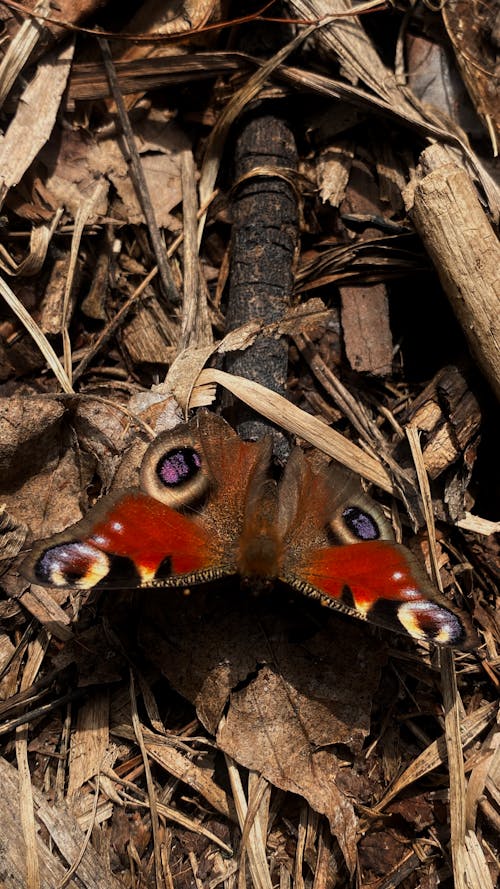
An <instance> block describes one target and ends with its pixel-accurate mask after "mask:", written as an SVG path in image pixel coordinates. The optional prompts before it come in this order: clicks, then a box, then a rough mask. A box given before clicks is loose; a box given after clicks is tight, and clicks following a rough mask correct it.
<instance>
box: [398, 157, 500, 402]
mask: <svg viewBox="0 0 500 889" xmlns="http://www.w3.org/2000/svg"><path fill="white" fill-rule="evenodd" d="M421 164H422V166H421V172H420V180H419V181H418V183H417V184H416V185H415V184H414V185H413V186H410V187H409V188H408V189H407V190H406V192H405V200H406V203H407V206H408V209H409V211H410V215H411V217H412V220H413V223H414V225H415V228H416V229H417V231H418V233H419V235H420V237H421V238H422V241H423V242H424V245H425V247H426V249H427V251H428V253H429V255H430V257H431V259H432V261H433V263H434V265H435V267H436V271H437V273H438V275H439V279H440V281H441V284H442V286H443V289H444V291H445V293H446V295H447V297H448V299H449V301H450V304H451V306H452V309H453V311H454V312H455V315H456V317H457V319H458V321H459V323H460V324H461V326H462V329H463V331H464V334H465V336H466V338H467V340H468V343H469V347H470V350H471V352H472V354H473V355H474V356H475V358H476V360H477V362H478V364H479V367H480V368H481V370H482V372H483V374H484V375H485V377H486V379H487V380H488V382H489V384H490V386H491V387H492V389H493V391H494V392H495V394H496V395H497V397H498V398H500V311H499V309H500V245H499V243H498V240H497V238H496V235H495V233H494V231H493V229H492V227H491V225H490V223H489V221H488V218H487V216H486V214H485V213H484V211H483V209H482V207H481V204H480V203H479V199H478V197H477V194H476V191H475V189H474V186H473V185H472V182H471V181H470V178H469V176H468V175H467V173H465V171H464V170H463V169H461V168H460V167H458V166H457V165H456V164H454V163H450V162H449V155H448V153H447V151H446V149H443V148H441V147H440V146H439V145H433V146H431V147H430V148H427V149H426V150H425V151H424V152H423V154H422V156H421Z"/></svg>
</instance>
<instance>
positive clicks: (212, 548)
mask: <svg viewBox="0 0 500 889" xmlns="http://www.w3.org/2000/svg"><path fill="white" fill-rule="evenodd" d="M270 462H271V451H270V442H269V441H267V440H263V441H259V442H244V441H241V440H240V439H239V437H238V436H237V435H236V433H235V432H234V431H233V430H232V429H231V428H230V427H229V426H228V425H227V424H226V423H225V422H224V421H223V420H222V419H220V418H219V417H217V416H216V415H213V414H208V413H204V414H199V415H198V416H197V417H196V418H195V419H194V420H192V421H191V422H190V423H188V424H185V425H183V426H180V427H177V428H176V429H175V430H173V431H172V432H166V433H162V434H161V435H160V436H158V438H157V439H156V440H155V441H154V442H153V443H152V444H151V445H150V447H149V448H148V450H147V452H146V454H145V457H144V460H143V463H142V467H141V487H140V488H137V489H132V490H130V491H128V492H126V493H124V494H121V495H118V496H116V495H113V496H111V497H105V498H103V499H102V500H101V501H100V502H99V503H98V504H97V506H95V507H94V508H93V509H92V510H90V512H89V513H88V515H87V516H86V517H85V518H84V519H82V520H81V521H80V522H78V523H77V524H76V525H73V526H72V527H70V528H68V529H67V530H66V531H63V532H62V533H60V534H57V535H55V536H54V537H52V538H49V539H48V540H43V541H40V542H39V543H37V544H36V546H35V547H34V549H33V551H32V553H31V555H30V556H29V557H28V558H27V559H26V560H25V563H24V564H23V571H24V573H25V574H26V576H27V577H28V578H29V579H30V580H32V581H34V582H36V583H42V584H46V585H52V586H58V587H68V588H75V589H90V588H92V587H94V586H96V585H99V586H101V587H104V588H106V587H108V588H121V587H124V586H125V587H138V588H145V589H147V588H158V587H160V588H166V589H168V588H169V587H183V586H191V585H193V584H196V583H202V582H206V581H211V580H216V579H217V578H220V577H223V576H227V575H239V576H240V578H242V579H243V581H244V582H246V583H247V584H253V585H254V586H255V587H256V588H261V587H263V586H268V585H269V584H271V583H273V582H274V581H276V580H280V581H283V582H285V583H287V584H289V585H290V586H291V587H293V588H294V589H296V590H298V591H299V592H301V593H304V594H305V595H308V596H312V597H313V598H316V599H318V600H319V601H321V602H322V603H323V604H325V605H328V606H330V607H332V608H336V609H337V610H340V611H344V612H347V613H348V614H352V615H353V616H356V617H360V618H362V619H365V620H370V621H372V622H374V623H377V624H379V625H382V626H385V627H388V628H389V629H393V630H397V631H398V632H403V633H409V634H410V635H411V636H412V637H414V638H416V639H422V640H426V641H434V642H438V643H442V644H447V645H455V646H458V647H471V646H472V645H473V644H475V636H474V632H473V630H472V627H471V625H470V621H469V620H468V618H467V616H466V615H463V614H462V613H461V612H460V611H458V610H457V609H455V608H454V606H452V605H451V604H450V603H449V602H448V600H447V599H445V598H444V597H443V596H441V595H440V594H439V593H438V591H437V590H435V589H434V587H433V586H432V584H431V583H430V581H429V580H428V578H427V577H426V575H425V573H424V572H423V570H422V569H421V568H420V566H419V565H418V563H417V562H416V560H415V559H414V557H413V556H412V554H411V553H410V552H409V551H408V550H407V549H406V548H405V547H402V546H399V545H397V544H396V543H395V542H394V539H393V534H392V530H391V528H390V525H389V523H388V522H387V521H386V519H385V518H384V516H383V513H382V511H381V510H380V508H379V507H378V506H377V505H376V504H375V503H374V502H373V501H371V500H370V499H369V498H367V497H366V496H365V495H364V494H363V492H362V491H361V489H360V487H359V484H358V483H357V481H356V480H355V479H354V478H353V477H352V476H351V475H349V474H347V473H346V472H345V471H344V470H342V469H340V468H339V467H336V468H332V467H320V468H317V467H316V466H315V465H313V462H312V461H311V460H310V459H309V458H308V457H306V456H305V455H304V453H303V452H302V451H301V450H300V449H299V448H296V449H295V450H294V451H293V452H292V454H291V456H290V459H289V461H288V463H287V465H286V467H285V470H284V473H283V476H282V478H281V480H280V481H278V482H277V481H275V480H274V478H272V476H271V472H270Z"/></svg>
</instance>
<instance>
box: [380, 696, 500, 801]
mask: <svg viewBox="0 0 500 889" xmlns="http://www.w3.org/2000/svg"><path fill="white" fill-rule="evenodd" d="M496 712H497V704H496V702H495V703H492V704H483V706H482V707H479V708H478V709H477V710H476V711H475V713H472V714H471V715H470V716H467V717H466V718H465V719H463V720H462V723H461V727H460V737H461V743H462V746H463V747H467V745H468V744H470V743H472V741H473V740H474V739H475V738H477V737H478V735H480V734H481V732H483V731H484V730H485V728H487V726H488V725H489V724H490V723H491V721H492V719H494V718H495V714H496ZM446 757H447V747H446V736H445V735H442V736H441V737H440V738H438V739H437V741H433V742H432V744H429V746H428V747H427V748H426V750H424V751H423V752H422V753H421V754H420V755H419V756H417V758H416V759H415V760H414V761H413V762H412V763H411V765H409V766H408V768H407V769H406V770H405V771H404V772H403V774H402V775H400V776H399V778H397V779H396V781H395V782H394V784H393V785H392V787H391V788H390V789H389V790H388V791H387V793H385V794H384V796H383V797H382V799H381V800H380V802H379V803H378V805H377V811H380V810H382V809H384V808H385V807H386V806H388V805H389V803H390V802H391V801H392V800H393V799H395V797H396V796H398V795H399V794H400V793H402V792H403V790H405V789H406V788H407V787H409V786H410V785H411V784H414V783H415V782H416V781H419V780H420V779H421V778H423V777H424V775H427V774H428V773H429V772H432V771H433V770H434V769H437V768H438V766H440V765H442V764H443V762H445V761H446Z"/></svg>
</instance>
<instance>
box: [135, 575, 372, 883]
mask: <svg viewBox="0 0 500 889" xmlns="http://www.w3.org/2000/svg"><path fill="white" fill-rule="evenodd" d="M238 600H239V601H238ZM281 604H282V608H280V609H279V611H278V612H277V613H275V612H274V611H272V612H271V607H270V602H266V600H265V599H262V598H261V599H259V600H258V601H257V602H256V603H254V602H250V603H248V602H246V603H245V600H244V597H243V596H242V595H241V594H240V595H238V592H237V590H235V582H234V581H228V583H227V586H226V585H222V587H221V593H220V595H219V596H217V594H216V593H210V592H209V593H207V594H206V596H205V593H204V592H203V591H202V590H197V591H194V592H193V593H192V594H191V595H190V596H189V597H185V596H183V595H182V592H181V591H174V590H172V591H168V593H167V594H165V593H163V594H161V593H151V594H150V597H149V599H148V602H147V604H146V606H145V609H146V610H145V616H144V622H143V624H142V626H141V629H140V635H141V644H142V646H143V647H144V649H145V651H147V652H148V656H149V657H150V658H152V659H153V660H154V662H155V664H156V665H157V666H158V667H159V668H160V669H161V671H162V672H163V673H164V674H165V675H166V676H167V678H168V679H169V681H170V682H171V683H172V685H173V686H174V687H175V688H176V689H177V690H178V691H179V692H180V693H181V694H182V695H184V696H185V697H187V698H188V699H189V700H191V701H192V702H193V703H194V704H195V705H196V707H197V711H198V716H199V718H200V719H201V721H202V722H203V723H204V725H206V727H207V728H208V729H209V730H210V731H211V732H213V733H215V732H216V730H217V729H218V731H217V741H218V744H219V746H220V747H221V748H222V749H223V750H224V751H225V752H227V753H229V755H230V756H232V757H233V759H235V760H236V761H237V762H238V763H240V764H241V765H244V766H246V767H247V768H250V769H252V770H255V771H257V772H259V773H261V774H262V775H264V776H265V777H266V778H267V780H269V781H270V782H271V783H273V784H275V785H276V786H277V787H280V788H282V789H286V790H291V791H292V792H294V793H299V794H301V795H303V796H304V797H306V798H307V800H308V801H309V802H310V804H311V806H312V807H313V808H314V809H315V810H316V811H318V812H321V813H325V814H326V815H327V817H328V818H329V821H330V824H331V827H332V830H333V831H334V833H335V835H336V836H337V837H338V839H339V842H340V844H341V846H342V849H343V852H344V855H345V856H346V860H347V861H348V862H349V866H352V865H353V862H354V836H355V819H354V814H353V810H352V806H351V803H350V802H349V800H348V798H347V797H346V796H344V794H343V792H342V791H341V790H340V789H339V788H338V787H337V786H336V785H335V778H336V775H337V772H338V769H339V764H338V761H337V759H336V757H335V755H334V754H333V752H332V751H330V750H327V749H325V748H329V747H331V746H332V745H335V744H343V745H345V746H347V747H348V748H349V749H350V750H351V751H352V752H353V753H357V752H359V751H360V749H361V746H362V743H363V740H364V738H365V737H366V735H367V733H368V732H369V724H370V721H369V715H370V710H371V701H372V695H373V693H374V691H375V689H376V688H377V685H378V681H379V676H380V667H381V662H382V660H383V651H382V649H381V648H380V647H379V646H377V645H374V644H373V640H372V639H370V643H369V644H368V639H367V635H366V631H365V630H364V629H363V628H361V627H358V626H357V625H355V624H351V623H350V622H345V620H344V619H343V618H341V617H340V616H339V617H334V618H331V616H330V615H327V614H325V612H324V611H322V610H321V609H319V610H318V612H314V614H316V615H318V616H319V617H320V619H322V623H324V624H326V626H324V628H322V629H321V630H320V631H319V632H315V630H316V628H317V625H316V624H315V623H311V627H310V632H311V633H313V635H311V636H310V637H308V638H306V639H305V641H300V642H296V641H293V640H294V638H296V637H297V635H299V636H302V637H303V636H304V635H305V633H304V626H306V627H307V623H305V621H304V614H303V613H302V611H301V612H300V614H299V613H298V609H297V610H295V609H294V608H292V609H290V608H289V607H286V603H285V602H284V601H283V600H281ZM306 620H307V618H306ZM306 632H307V631H306ZM333 640H334V641H333ZM354 662H356V664H357V668H356V671H354V672H353V670H352V664H353V663H354ZM224 712H226V717H225V719H224V720H223V722H222V723H221V722H220V721H221V718H222V715H223V713H224Z"/></svg>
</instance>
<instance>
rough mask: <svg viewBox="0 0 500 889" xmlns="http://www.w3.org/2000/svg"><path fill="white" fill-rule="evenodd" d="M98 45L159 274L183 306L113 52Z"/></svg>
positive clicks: (168, 293)
mask: <svg viewBox="0 0 500 889" xmlns="http://www.w3.org/2000/svg"><path fill="white" fill-rule="evenodd" d="M98 42H99V47H100V50H101V53H102V57H103V60H104V66H105V68H106V74H107V76H108V80H109V85H110V88H111V92H112V95H113V99H114V101H115V103H116V108H117V111H118V116H119V118H120V124H121V127H122V130H123V135H124V138H125V141H126V145H127V150H128V153H129V162H130V172H131V175H132V178H133V180H134V185H135V188H136V191H137V196H138V198H139V202H140V204H141V208H142V211H143V213H144V216H145V218H146V222H147V225H148V228H149V234H150V238H151V244H152V247H153V250H154V254H155V258H156V262H157V263H158V271H159V275H160V278H161V282H162V284H163V287H164V290H165V296H166V297H167V298H168V299H169V300H170V302H171V303H172V305H177V304H178V303H179V294H178V292H177V287H176V285H175V282H174V279H173V277H172V272H171V271H170V266H169V264H168V260H167V255H166V252H165V245H164V243H163V239H162V237H161V234H160V229H159V228H158V224H157V221H156V216H155V212H154V208H153V204H152V202H151V196H150V194H149V189H148V185H147V182H146V177H145V175H144V170H143V168H142V164H141V160H140V157H139V153H138V151H137V147H136V144H135V139H134V133H133V130H132V126H131V124H130V119H129V116H128V113H127V110H126V108H125V103H124V101H123V96H122V94H121V92H120V88H119V86H118V81H117V78H116V71H115V67H114V64H113V59H112V56H111V52H110V49H109V44H108V42H107V40H105V39H104V37H100V38H99V41H98Z"/></svg>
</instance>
